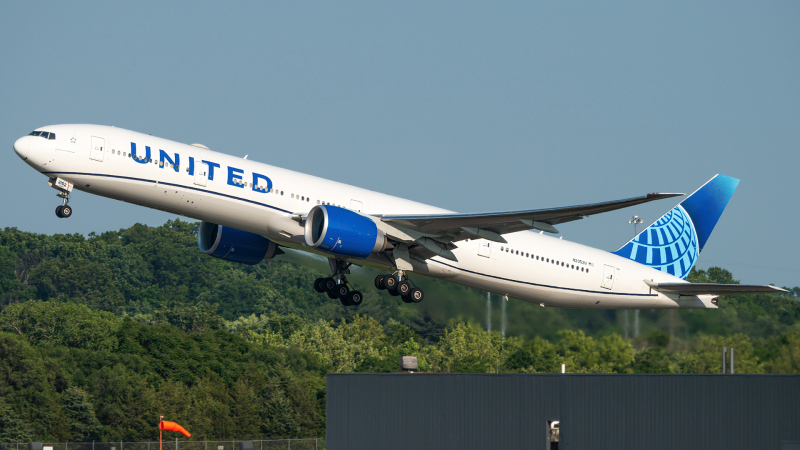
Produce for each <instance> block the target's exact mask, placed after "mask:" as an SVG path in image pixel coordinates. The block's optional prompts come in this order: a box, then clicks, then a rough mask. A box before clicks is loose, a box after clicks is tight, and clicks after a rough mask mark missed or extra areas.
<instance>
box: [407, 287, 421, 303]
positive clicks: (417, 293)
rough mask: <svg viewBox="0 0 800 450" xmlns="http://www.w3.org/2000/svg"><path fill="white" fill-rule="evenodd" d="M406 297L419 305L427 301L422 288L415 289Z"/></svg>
mask: <svg viewBox="0 0 800 450" xmlns="http://www.w3.org/2000/svg"><path fill="white" fill-rule="evenodd" d="M406 297H408V298H409V299H410V300H411V301H412V302H414V303H419V302H421V301H422V300H424V299H425V293H424V292H422V289H420V288H414V289H411V291H409V292H408V295H407V296H406Z"/></svg>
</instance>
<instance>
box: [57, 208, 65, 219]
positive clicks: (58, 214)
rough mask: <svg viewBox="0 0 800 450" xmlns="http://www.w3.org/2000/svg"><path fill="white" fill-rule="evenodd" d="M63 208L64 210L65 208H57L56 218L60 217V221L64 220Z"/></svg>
mask: <svg viewBox="0 0 800 450" xmlns="http://www.w3.org/2000/svg"><path fill="white" fill-rule="evenodd" d="M63 208H64V207H63V206H56V217H58V218H59V219H63V218H64V216H63V215H62V214H61V210H62V209H63Z"/></svg>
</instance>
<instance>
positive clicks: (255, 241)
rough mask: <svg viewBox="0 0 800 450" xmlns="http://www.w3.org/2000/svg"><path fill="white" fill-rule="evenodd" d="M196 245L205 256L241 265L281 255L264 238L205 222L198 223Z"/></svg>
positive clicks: (272, 243) (274, 246) (270, 242)
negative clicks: (198, 229)
mask: <svg viewBox="0 0 800 450" xmlns="http://www.w3.org/2000/svg"><path fill="white" fill-rule="evenodd" d="M197 245H198V246H199V247H200V251H201V252H203V253H205V254H206V255H210V256H213V257H215V258H219V259H224V260H225V261H233V262H237V263H242V264H258V263H259V262H261V260H262V259H272V258H274V257H275V256H276V255H280V254H282V253H283V252H282V251H281V250H280V249H279V248H278V246H277V245H276V244H275V243H274V242H272V241H270V240H269V239H267V238H265V237H264V236H260V235H258V234H255V233H250V232H247V231H242V230H237V229H236V228H230V227H224V226H222V225H217V224H215V223H211V222H205V221H203V222H201V223H200V231H199V232H198V233H197Z"/></svg>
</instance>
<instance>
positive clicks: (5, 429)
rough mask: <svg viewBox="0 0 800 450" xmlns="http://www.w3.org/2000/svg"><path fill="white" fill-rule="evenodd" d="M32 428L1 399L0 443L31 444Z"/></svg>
mask: <svg viewBox="0 0 800 450" xmlns="http://www.w3.org/2000/svg"><path fill="white" fill-rule="evenodd" d="M29 430H30V427H29V426H28V424H27V423H25V421H24V420H22V418H21V417H20V415H19V414H17V413H16V412H15V411H14V410H13V409H12V408H11V407H10V406H9V405H8V404H6V402H5V400H3V398H2V397H0V442H30V440H31V434H30V431H29Z"/></svg>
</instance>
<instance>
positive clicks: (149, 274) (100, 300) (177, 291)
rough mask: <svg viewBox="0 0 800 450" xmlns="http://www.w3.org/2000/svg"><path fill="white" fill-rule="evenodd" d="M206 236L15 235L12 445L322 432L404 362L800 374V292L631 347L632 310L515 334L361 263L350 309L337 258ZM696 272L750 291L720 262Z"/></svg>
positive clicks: (1, 380) (473, 308) (474, 299)
mask: <svg viewBox="0 0 800 450" xmlns="http://www.w3.org/2000/svg"><path fill="white" fill-rule="evenodd" d="M196 236H197V224H192V223H186V222H182V221H180V220H175V221H168V222H167V223H166V224H164V225H163V226H161V227H147V226H144V225H140V224H137V225H134V226H133V227H131V228H128V229H123V230H119V231H117V232H106V233H102V234H100V235H94V234H90V235H89V237H88V239H87V238H84V237H83V236H80V235H52V236H46V235H40V234H34V233H25V232H21V231H19V230H16V229H13V228H6V229H5V230H2V231H0V362H2V363H0V441H23V442H25V441H29V440H49V441H60V442H65V441H71V442H76V441H80V440H92V439H107V440H149V439H152V438H153V424H154V423H155V422H156V420H157V418H158V416H159V415H160V414H163V415H165V416H166V417H167V418H168V419H171V420H176V421H178V422H180V423H181V424H183V425H184V426H186V427H187V429H190V430H191V432H192V434H193V437H194V438H197V439H225V438H231V437H239V438H244V437H250V438H282V437H310V436H321V435H323V434H324V433H325V395H326V394H325V392H326V390H325V374H326V373H327V372H395V371H397V370H398V369H399V366H398V360H399V358H400V357H401V356H404V355H412V356H416V357H417V358H418V361H419V367H420V370H421V371H425V372H461V373H464V372H470V373H494V372H502V373H557V372H560V370H561V365H562V364H565V365H566V369H567V371H568V372H573V373H574V372H578V373H719V372H720V371H721V348H722V347H723V346H727V347H732V346H733V347H735V348H736V371H737V373H800V325H798V323H800V320H798V319H800V302H798V300H797V296H798V295H800V288H794V289H793V290H792V291H791V292H790V293H788V294H785V295H744V296H730V297H729V296H723V297H722V298H721V299H720V308H719V310H677V311H676V310H669V311H664V310H643V311H640V315H639V318H640V327H641V329H642V330H643V333H642V336H640V337H638V338H635V339H630V340H629V339H623V338H622V337H621V335H622V334H623V330H624V329H625V323H624V317H626V316H625V315H623V314H622V312H619V313H618V312H617V311H603V310H591V311H587V310H580V309H579V310H572V309H560V308H538V307H534V306H532V305H530V304H527V303H523V302H516V301H510V302H508V303H506V304H505V306H506V307H507V309H508V323H507V324H506V325H507V327H506V328H507V330H508V336H506V337H503V336H501V335H500V333H498V332H496V331H494V332H491V333H487V332H486V331H484V330H482V329H481V327H479V326H478V325H477V324H478V323H483V320H484V318H485V308H486V296H485V293H482V292H479V291H476V290H473V289H469V288H465V287H461V286H457V285H453V284H449V283H446V282H441V281H437V280H431V279H421V278H414V282H415V284H417V285H419V286H421V287H423V288H424V289H425V291H426V297H427V298H428V299H427V300H426V301H425V302H423V303H422V304H415V305H408V304H403V303H401V302H400V301H399V300H398V299H397V298H395V297H391V296H389V295H388V294H387V293H386V292H385V291H376V290H375V289H373V288H372V287H371V285H372V280H373V278H374V276H375V275H376V273H377V272H376V271H374V270H372V269H366V268H361V269H358V268H355V267H354V268H353V273H352V274H351V275H350V277H349V279H350V281H351V283H352V284H353V285H354V286H355V287H356V288H357V289H360V290H361V291H362V292H363V293H364V295H365V300H364V304H363V305H362V306H360V307H358V308H346V307H343V306H341V305H340V304H339V303H338V302H337V301H331V300H330V299H328V298H327V297H326V296H323V295H319V294H317V293H316V292H315V291H313V288H312V282H313V280H314V279H315V278H317V277H320V276H324V275H326V274H328V273H329V269H328V267H327V262H326V261H324V260H322V259H319V258H316V257H309V256H304V255H303V254H300V253H297V252H293V251H289V252H287V254H286V255H283V256H281V257H280V258H278V259H275V260H271V261H264V262H262V263H261V264H257V265H254V266H241V265H236V264H232V263H228V262H225V261H221V260H218V259H214V258H210V257H207V256H205V255H202V254H201V253H200V252H199V250H198V249H197V244H196ZM689 280H690V281H693V282H708V283H738V281H737V280H735V279H734V277H733V275H732V274H731V273H730V272H729V271H727V270H724V269H721V268H717V267H712V268H710V269H708V270H693V271H692V273H691V274H690V275H689ZM499 301H501V300H499V299H498V298H497V297H494V302H495V305H497V303H498V302H499ZM498 316H499V314H495V315H494V318H495V319H496V320H499V317H498ZM498 325H499V323H495V324H494V327H493V328H495V329H496V328H499V326H498Z"/></svg>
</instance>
